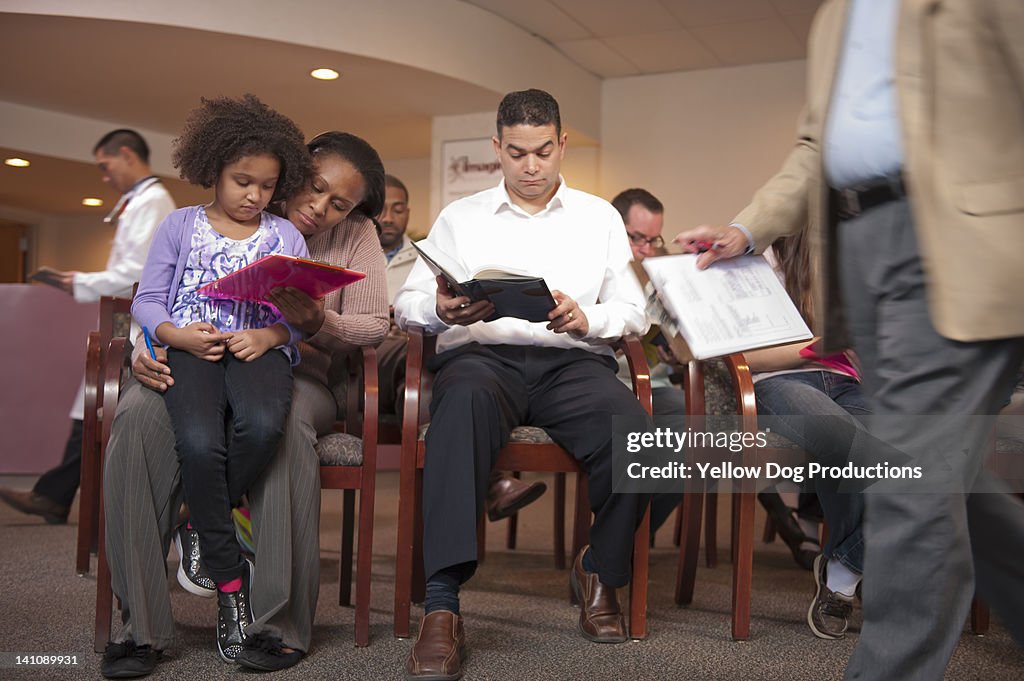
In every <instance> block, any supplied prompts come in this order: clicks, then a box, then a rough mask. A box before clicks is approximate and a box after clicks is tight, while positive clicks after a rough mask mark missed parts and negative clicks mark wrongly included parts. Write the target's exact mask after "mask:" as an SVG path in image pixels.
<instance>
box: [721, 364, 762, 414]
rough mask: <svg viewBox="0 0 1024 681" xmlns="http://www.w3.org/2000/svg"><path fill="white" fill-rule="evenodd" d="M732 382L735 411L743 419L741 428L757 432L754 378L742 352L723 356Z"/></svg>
mask: <svg viewBox="0 0 1024 681" xmlns="http://www.w3.org/2000/svg"><path fill="white" fill-rule="evenodd" d="M725 365H726V367H728V368H729V375H730V376H731V377H732V384H733V387H734V390H735V393H736V413H738V414H739V415H740V416H741V417H742V419H743V429H744V430H747V431H749V432H757V399H756V398H755V396H754V379H753V375H752V374H751V371H750V366H749V365H748V364H747V359H746V357H744V356H743V353H742V352H737V353H734V354H731V355H729V356H728V357H725Z"/></svg>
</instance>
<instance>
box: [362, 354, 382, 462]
mask: <svg viewBox="0 0 1024 681" xmlns="http://www.w3.org/2000/svg"><path fill="white" fill-rule="evenodd" d="M359 350H360V352H361V354H362V357H363V367H362V368H363V423H362V433H361V437H362V440H363V467H364V468H365V469H366V470H368V471H370V474H371V475H374V474H376V470H377V439H378V433H379V422H378V417H379V411H380V409H379V398H380V394H379V393H380V391H379V388H378V384H377V381H378V373H377V349H376V348H374V347H372V346H369V345H367V346H364V347H361V348H359Z"/></svg>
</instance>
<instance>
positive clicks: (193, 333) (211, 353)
mask: <svg viewBox="0 0 1024 681" xmlns="http://www.w3.org/2000/svg"><path fill="white" fill-rule="evenodd" d="M156 336H157V338H158V339H159V340H160V341H162V342H163V343H166V344H167V345H170V346H171V347H172V348H177V349H178V350H184V351H185V352H188V353H191V354H192V355H195V356H196V357H198V358H199V359H205V360H207V361H208V362H218V361H220V359H221V358H222V357H224V343H225V341H228V340H230V339H231V334H230V333H221V332H220V331H218V330H217V327H215V326H214V325H213V324H210V323H208V322H193V323H191V324H189V325H188V326H186V327H185V328H183V329H179V328H177V327H176V326H174V324H171V323H169V322H164V323H163V324H161V325H160V326H158V327H157V328H156Z"/></svg>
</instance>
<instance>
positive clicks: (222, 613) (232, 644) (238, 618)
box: [217, 560, 253, 662]
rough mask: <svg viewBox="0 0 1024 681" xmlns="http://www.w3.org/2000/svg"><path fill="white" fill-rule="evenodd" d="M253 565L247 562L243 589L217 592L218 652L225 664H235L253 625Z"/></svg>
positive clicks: (243, 576) (243, 575) (243, 573)
mask: <svg viewBox="0 0 1024 681" xmlns="http://www.w3.org/2000/svg"><path fill="white" fill-rule="evenodd" d="M252 571H253V565H252V563H251V562H250V561H248V560H246V561H245V570H243V572H242V587H241V588H240V589H239V590H238V591H231V592H227V591H218V592H217V651H218V652H219V653H220V657H221V659H222V660H224V661H225V662H234V661H235V660H236V659H237V658H238V655H239V653H241V652H242V647H243V646H244V645H245V640H246V636H245V628H246V627H247V626H249V625H250V624H252V607H251V606H250V604H249V588H250V587H251V585H252Z"/></svg>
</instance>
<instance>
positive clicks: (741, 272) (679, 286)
mask: <svg viewBox="0 0 1024 681" xmlns="http://www.w3.org/2000/svg"><path fill="white" fill-rule="evenodd" d="M643 270H644V272H645V273H646V276H647V278H649V282H648V283H647V284H646V285H645V293H647V302H648V307H647V313H648V315H649V316H650V317H651V321H652V322H655V323H657V324H660V325H661V327H662V330H663V331H664V332H665V335H666V336H667V337H668V339H669V342H670V344H671V346H672V350H673V352H674V353H675V355H676V357H677V358H679V359H680V360H682V361H687V360H689V359H708V358H710V357H721V356H723V355H728V354H731V353H734V352H743V351H746V350H753V349H755V348H763V347H769V346H772V345H783V344H786V343H795V342H797V341H802V340H810V339H811V338H812V337H813V335H812V334H811V330H810V329H809V328H807V324H806V323H805V322H804V320H803V318H802V317H801V316H800V312H799V311H797V309H796V306H795V305H794V304H793V301H792V300H791V299H790V297H789V294H788V293H786V289H785V288H784V287H783V285H782V282H780V281H779V279H778V276H776V274H775V271H774V270H772V267H771V265H770V264H769V263H768V261H767V260H765V259H764V257H763V256H760V255H747V256H741V257H738V258H733V259H731V260H720V261H718V262H715V264H714V265H712V266H711V267H709V268H708V269H706V270H698V269H697V254H695V253H687V254H683V255H666V256H661V257H654V258H645V259H644V261H643ZM643 278H644V277H641V280H643Z"/></svg>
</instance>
